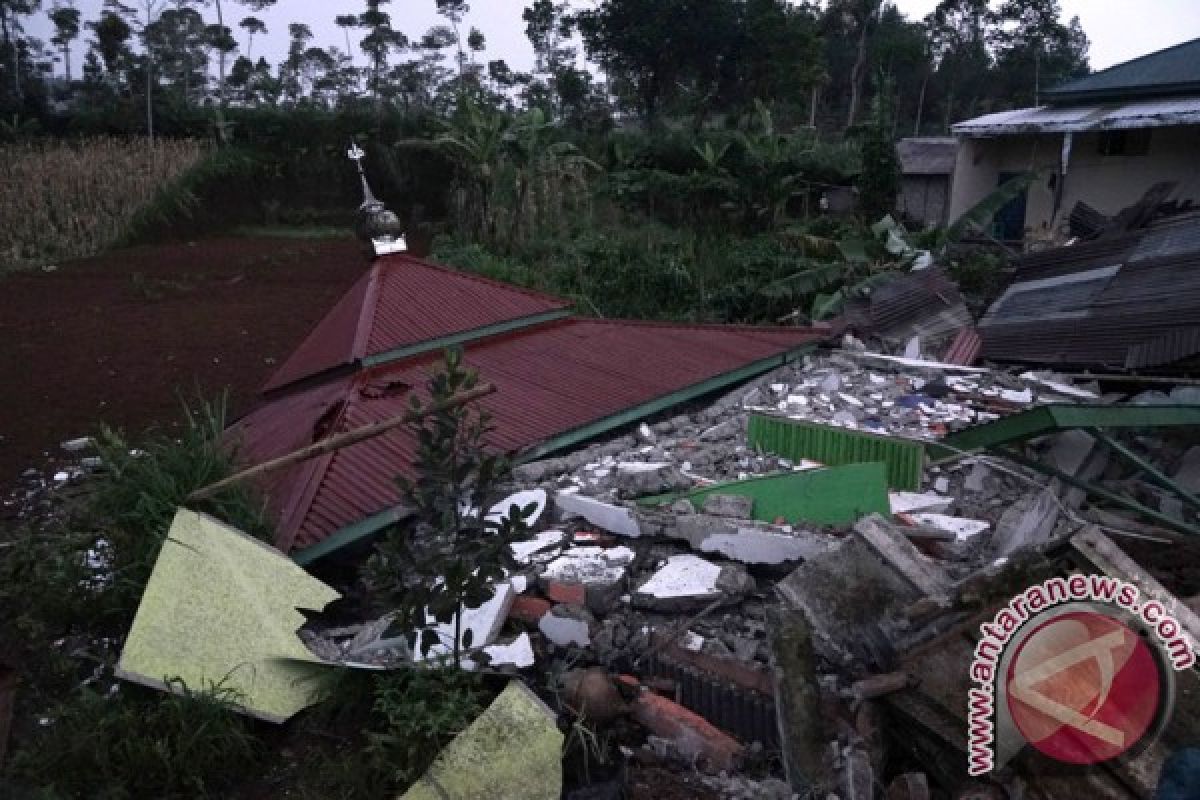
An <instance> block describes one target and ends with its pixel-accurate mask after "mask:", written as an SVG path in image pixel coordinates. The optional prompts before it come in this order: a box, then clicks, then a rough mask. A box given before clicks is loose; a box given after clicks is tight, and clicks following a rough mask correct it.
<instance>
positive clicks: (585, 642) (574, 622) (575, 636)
mask: <svg viewBox="0 0 1200 800" xmlns="http://www.w3.org/2000/svg"><path fill="white" fill-rule="evenodd" d="M595 624H596V618H595V617H593V616H592V615H591V613H590V612H589V611H588V610H587V609H586V608H584V607H583V606H578V605H557V606H554V608H552V609H550V613H549V614H546V615H545V616H544V617H542V618H541V620H540V621H539V622H538V630H539V631H541V632H542V635H543V636H545V637H546V639H547V640H549V641H550V642H552V643H554V644H556V645H558V646H559V647H568V646H571V645H575V646H577V647H587V646H589V645H590V644H591V643H592V626H593V625H595Z"/></svg>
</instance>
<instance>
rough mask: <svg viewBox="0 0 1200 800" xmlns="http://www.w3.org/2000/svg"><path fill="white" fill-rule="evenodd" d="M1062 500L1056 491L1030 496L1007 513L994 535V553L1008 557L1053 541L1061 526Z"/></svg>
mask: <svg viewBox="0 0 1200 800" xmlns="http://www.w3.org/2000/svg"><path fill="white" fill-rule="evenodd" d="M1058 514H1059V500H1058V495H1057V494H1056V493H1055V491H1054V489H1053V488H1045V489H1040V490H1038V491H1036V492H1029V493H1027V494H1025V495H1023V496H1022V497H1021V499H1019V500H1018V501H1017V502H1016V503H1014V504H1013V505H1011V506H1009V507H1008V508H1007V509H1005V511H1004V514H1002V515H1001V517H1000V520H999V521H998V522H997V523H996V532H995V533H993V534H992V551H993V552H994V553H995V554H996V555H998V556H1007V555H1011V554H1012V553H1015V552H1017V551H1018V550H1021V549H1024V548H1026V547H1036V546H1038V545H1040V544H1042V543H1044V542H1045V541H1046V540H1047V539H1049V538H1050V534H1052V533H1053V532H1054V526H1055V525H1056V524H1057V523H1058Z"/></svg>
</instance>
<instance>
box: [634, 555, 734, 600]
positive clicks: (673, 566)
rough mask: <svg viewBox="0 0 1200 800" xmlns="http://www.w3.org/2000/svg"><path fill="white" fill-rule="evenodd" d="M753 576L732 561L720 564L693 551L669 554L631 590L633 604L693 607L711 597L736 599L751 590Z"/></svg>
mask: <svg viewBox="0 0 1200 800" xmlns="http://www.w3.org/2000/svg"><path fill="white" fill-rule="evenodd" d="M754 588H755V587H754V579H753V578H751V577H750V575H749V574H748V573H747V572H746V570H745V569H744V568H742V567H740V566H737V565H735V564H726V565H724V566H720V565H717V564H714V563H712V562H711V561H705V560H704V559H703V558H700V557H698V556H693V555H680V556H672V557H671V558H669V559H667V562H666V563H665V564H664V565H663V566H662V568H661V569H659V570H658V571H657V572H655V573H654V575H652V576H651V577H650V579H649V580H647V581H646V582H645V583H643V584H642V585H641V586H639V587H638V588H637V591H635V592H634V593H633V603H634V605H635V606H639V607H643V608H650V609H655V610H658V611H694V610H697V609H700V608H703V607H704V606H706V605H708V604H709V603H711V602H713V601H714V600H720V599H728V600H729V601H730V602H732V601H735V600H737V599H739V598H741V597H743V596H745V595H746V593H748V592H751V591H753V590H754Z"/></svg>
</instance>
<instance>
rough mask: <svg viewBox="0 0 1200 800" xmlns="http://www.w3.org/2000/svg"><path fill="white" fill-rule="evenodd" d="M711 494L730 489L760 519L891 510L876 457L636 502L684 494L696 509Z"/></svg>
mask: <svg viewBox="0 0 1200 800" xmlns="http://www.w3.org/2000/svg"><path fill="white" fill-rule="evenodd" d="M714 494H734V495H740V496H742V497H749V498H751V499H753V500H754V511H753V516H754V519H757V520H761V521H763V522H774V521H775V520H776V519H779V518H780V517H783V518H784V519H786V520H787V521H788V522H813V523H816V524H818V525H848V524H850V523H852V522H854V521H855V520H857V519H858V518H859V517H863V516H866V515H867V514H873V513H879V514H884V515H885V516H886V515H889V514H891V508H890V507H889V505H888V490H887V467H886V465H885V464H883V462H880V461H874V462H871V463H867V464H847V465H845V466H842V467H829V468H828V469H817V470H807V471H804V472H784V473H781V474H778V475H764V476H763V477H761V478H750V479H748V480H744V481H733V482H730V483H721V484H717V485H716V486H707V487H705V488H703V489H699V490H697V491H694V492H688V493H685V494H671V495H657V496H655V497H646V498H642V499H641V500H639V501H638V503H639V504H641V505H662V504H664V503H673V502H675V500H677V499H679V498H681V497H686V498H687V499H689V500H691V501H692V504H693V505H694V506H695V507H696V510H697V511H699V510H700V507H701V505H702V504H703V503H704V499H705V498H706V497H708V496H709V495H714Z"/></svg>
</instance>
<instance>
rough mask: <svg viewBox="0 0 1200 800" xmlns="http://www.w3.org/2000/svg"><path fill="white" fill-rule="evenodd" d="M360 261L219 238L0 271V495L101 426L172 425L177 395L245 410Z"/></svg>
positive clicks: (279, 242)
mask: <svg viewBox="0 0 1200 800" xmlns="http://www.w3.org/2000/svg"><path fill="white" fill-rule="evenodd" d="M367 265H368V262H367V259H366V256H365V255H363V254H361V253H360V251H359V249H358V244H357V242H355V241H354V240H351V239H344V240H342V239H338V240H303V239H257V238H256V239H247V238H225V239H212V240H203V241H197V242H188V243H179V244H169V245H154V246H144V247H137V248H132V249H128V250H121V251H116V252H112V253H107V254H105V255H102V256H98V257H95V258H89V259H83V260H80V261H75V262H70V263H66V264H62V265H59V266H58V267H57V268H56V269H54V270H53V271H45V270H35V271H31V272H19V273H12V274H7V275H0V486H2V485H6V484H9V483H11V482H12V481H13V479H15V478H16V477H17V476H19V475H20V474H21V472H23V471H24V470H26V469H28V468H30V467H37V468H43V467H45V466H47V463H48V462H52V461H54V460H56V459H59V458H61V457H62V455H63V454H62V453H61V451H60V449H59V443H60V442H62V441H64V440H66V439H71V438H74V437H78V436H87V435H90V434H92V433H94V432H96V430H97V429H98V427H99V425H100V423H101V422H103V423H106V424H108V425H110V426H113V427H117V428H120V429H123V430H125V431H126V432H128V433H131V434H134V433H138V432H140V431H141V430H143V429H145V428H146V427H147V426H150V425H154V424H162V423H170V422H173V421H174V420H175V419H177V418H178V416H179V410H180V408H181V401H180V397H181V393H182V395H183V396H187V397H190V398H194V397H195V396H196V391H197V390H199V391H200V392H201V393H203V396H205V397H213V396H215V394H216V393H217V392H219V391H220V390H221V389H222V388H224V387H228V388H229V390H230V412H231V413H232V414H234V415H237V414H240V413H243V412H244V411H245V410H246V409H247V408H248V407H249V406H250V405H251V403H252V402H253V398H254V394H255V393H256V391H257V390H258V387H260V386H261V385H262V383H263V382H264V381H265V380H266V379H267V377H268V376H269V375H270V374H271V372H272V371H273V370H274V369H275V368H276V367H277V366H278V364H279V363H281V362H282V360H283V359H284V358H286V357H287V355H288V354H289V353H290V352H291V350H292V349H293V348H295V346H296V345H297V344H299V343H300V341H301V340H302V339H303V338H304V336H305V335H306V334H307V333H308V331H309V330H310V329H311V328H312V326H313V325H314V324H315V323H316V322H317V320H319V319H320V318H321V316H322V315H323V314H324V313H325V312H326V311H328V310H329V308H330V307H331V306H332V305H333V303H334V302H335V301H336V300H337V298H338V297H339V296H340V295H341V294H342V293H343V292H345V291H346V289H348V288H349V287H350V285H351V284H352V283H353V282H354V281H355V280H356V279H357V278H358V277H359V276H360V275H361V274H362V273H363V271H364V270H365V269H366V267H367Z"/></svg>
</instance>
